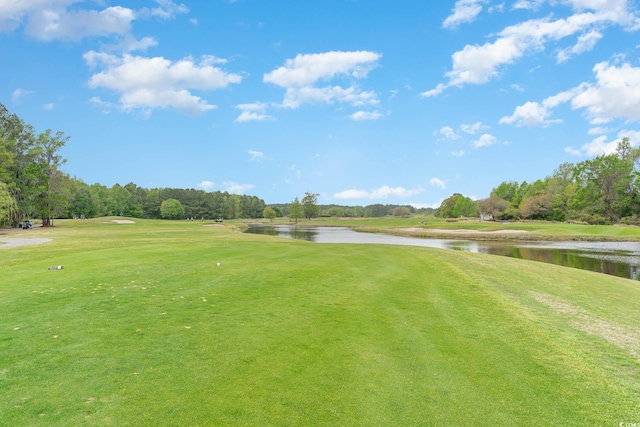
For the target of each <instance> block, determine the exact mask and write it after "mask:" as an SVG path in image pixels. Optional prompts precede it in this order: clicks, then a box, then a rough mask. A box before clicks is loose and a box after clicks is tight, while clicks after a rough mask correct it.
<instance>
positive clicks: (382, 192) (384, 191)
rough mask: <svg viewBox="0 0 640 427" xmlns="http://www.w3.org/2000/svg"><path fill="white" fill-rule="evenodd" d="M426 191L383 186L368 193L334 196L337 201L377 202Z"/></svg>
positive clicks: (353, 192)
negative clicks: (363, 200)
mask: <svg viewBox="0 0 640 427" xmlns="http://www.w3.org/2000/svg"><path fill="white" fill-rule="evenodd" d="M423 191H424V190H423V189H422V188H417V189H413V190H407V189H405V188H403V187H395V188H392V187H389V186H387V185H383V186H382V187H380V188H378V189H375V190H371V191H366V190H345V191H341V192H340V193H336V194H334V195H333V197H334V198H336V199H343V200H361V199H368V200H375V199H387V198H389V197H411V196H415V195H416V194H420V193H422V192H423Z"/></svg>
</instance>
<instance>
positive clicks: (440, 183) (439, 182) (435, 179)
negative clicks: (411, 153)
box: [429, 178, 446, 188]
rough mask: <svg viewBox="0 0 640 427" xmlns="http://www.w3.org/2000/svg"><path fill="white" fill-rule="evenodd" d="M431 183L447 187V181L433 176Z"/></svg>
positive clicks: (435, 185)
mask: <svg viewBox="0 0 640 427" xmlns="http://www.w3.org/2000/svg"><path fill="white" fill-rule="evenodd" d="M429 184H431V185H433V186H434V187H440V188H445V187H446V183H445V182H444V181H443V180H441V179H439V178H431V179H430V180H429Z"/></svg>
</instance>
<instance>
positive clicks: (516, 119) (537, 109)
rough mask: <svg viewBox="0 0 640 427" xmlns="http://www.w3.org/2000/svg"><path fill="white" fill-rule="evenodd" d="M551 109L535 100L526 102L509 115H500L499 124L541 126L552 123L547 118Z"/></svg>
mask: <svg viewBox="0 0 640 427" xmlns="http://www.w3.org/2000/svg"><path fill="white" fill-rule="evenodd" d="M549 116H551V111H549V109H548V108H545V107H544V106H542V105H541V104H539V103H537V102H526V103H524V104H523V105H519V106H518V107H516V111H515V112H514V113H513V115H511V116H505V117H502V118H501V119H500V121H499V123H500V124H507V125H512V124H515V125H516V126H541V125H548V124H551V123H553V121H552V120H549Z"/></svg>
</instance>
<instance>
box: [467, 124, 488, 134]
mask: <svg viewBox="0 0 640 427" xmlns="http://www.w3.org/2000/svg"><path fill="white" fill-rule="evenodd" d="M488 128H489V126H487V125H485V124H482V122H476V123H474V124H472V125H468V124H462V125H460V130H461V131H463V132H464V133H468V134H469V135H475V134H476V133H478V132H480V131H481V130H483V129H488Z"/></svg>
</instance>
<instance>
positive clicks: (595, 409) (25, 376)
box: [0, 219, 640, 426]
mask: <svg viewBox="0 0 640 427" xmlns="http://www.w3.org/2000/svg"><path fill="white" fill-rule="evenodd" d="M57 224H58V227H56V228H54V229H46V230H30V231H29V232H25V233H20V237H23V236H33V237H47V238H52V239H53V241H52V242H50V243H45V244H42V245H38V246H32V247H22V248H11V249H4V250H2V251H0V261H1V262H0V277H2V281H1V284H0V313H2V315H1V316H0V407H1V408H2V413H1V415H0V418H1V420H2V422H1V423H0V424H4V425H11V426H26V425H29V426H32V425H47V426H50V425H54V426H55V425H59V426H69V425H113V426H126V425H131V426H139V425H186V426H195V425H336V424H339V425H563V426H567V425H618V424H619V423H620V422H638V421H639V420H640V385H639V384H638V382H637V380H636V379H637V376H638V374H639V373H640V363H639V358H640V334H639V333H638V330H639V329H640V321H639V320H638V317H637V313H638V312H640V286H639V285H638V283H637V282H634V281H630V280H624V279H619V278H615V277H609V276H604V275H599V274H595V273H590V272H586V271H580V270H575V269H565V268H562V267H556V266H552V265H548V264H540V263H535V262H527V261H522V260H516V259H508V258H502V257H492V256H487V255H482V254H471V253H462V252H456V251H444V250H434V249H428V248H417V247H392V246H364V245H329V244H313V243H308V242H302V241H293V240H285V239H277V238H272V237H268V236H258V235H244V234H240V233H236V232H233V228H234V225H233V224H231V223H230V224H226V223H225V226H222V227H221V226H203V224H202V223H200V222H164V221H143V220H136V223H135V224H114V223H107V220H104V219H100V220H87V221H59V222H58V223H57ZM31 231H34V233H31ZM218 263H220V265H219V266H218ZM52 265H64V269H63V270H59V271H50V270H48V269H47V268H48V267H49V266H52Z"/></svg>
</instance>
